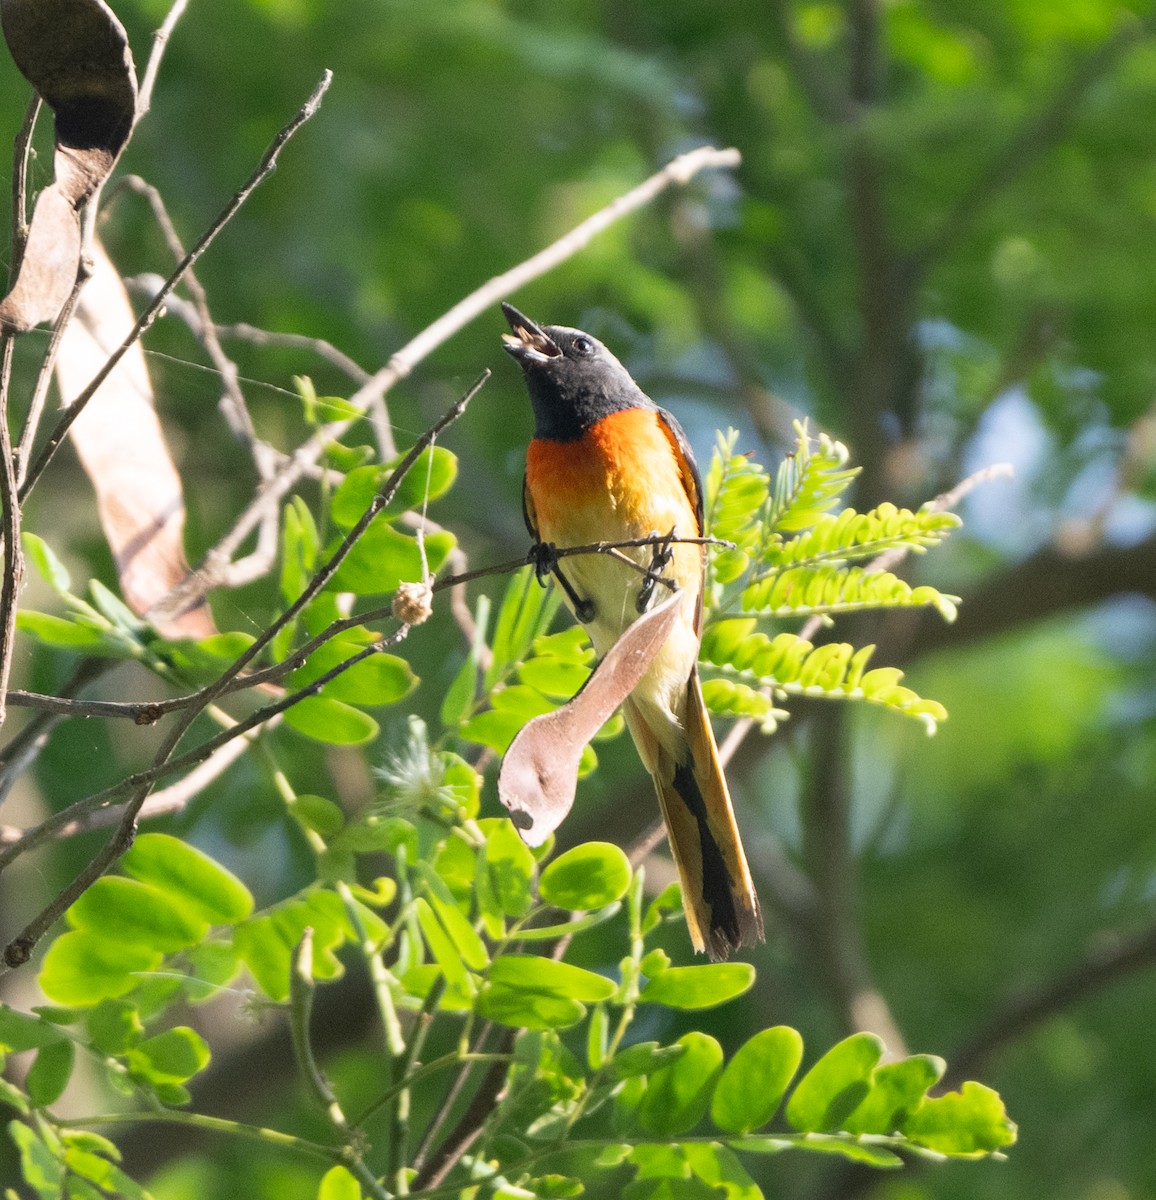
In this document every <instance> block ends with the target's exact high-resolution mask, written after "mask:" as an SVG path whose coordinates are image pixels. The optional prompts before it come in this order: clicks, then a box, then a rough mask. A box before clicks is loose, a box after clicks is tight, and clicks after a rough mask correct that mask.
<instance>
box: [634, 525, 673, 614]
mask: <svg viewBox="0 0 1156 1200" xmlns="http://www.w3.org/2000/svg"><path fill="white" fill-rule="evenodd" d="M650 536H651V537H652V538H654V539H655V542H654V554H653V556H652V557H651V559H650V566H649V567H647V568H646V574H645V575H644V576H643V577H642V586H641V587H640V588H639V589H638V599H637V600H635V602H634V604H635V607H636V608H637V609H638V611H639V612H640V613H644V612H646V610H647V609H648V608H649V607H650V599H651V597H652V596H653V595H654V585H655V584H656V583H658V581H659V580H660V579H661V578H662V571H663V568H664V567H666V566H667V565H668V564H669V562H670V560H671V559H672V558H674V551H673V550H671V548H670V543H671V541H672V540H673V538H674V530H673V529H672V530H671V531H670V532H669V533H668V534H667V535H666V537H664V538H662V539H661V540H658V533H657V531H652V532H651V534H650Z"/></svg>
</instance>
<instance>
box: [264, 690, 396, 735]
mask: <svg viewBox="0 0 1156 1200" xmlns="http://www.w3.org/2000/svg"><path fill="white" fill-rule="evenodd" d="M285 724H286V725H289V726H291V727H292V728H293V729H296V730H297V732H298V733H303V734H304V735H305V736H306V737H308V738H312V739H313V740H314V741H315V742H325V743H327V744H328V745H331V746H360V745H363V744H364V743H365V742H372V741H373V739H374V738H375V737H377V734H378V724H377V722H376V721H375V720H374V719H373V718H372V717H371V716H369V715H368V713H363V712H362V711H361V709H359V708H354V707H353V706H352V705H349V704H345V703H344V702H343V701H341V700H331V699H330V698H329V697H328V696H306V697H305V699H304V700H299V701H298V702H297V703H296V704H294V705H293V707H292V708H290V709H287V710H286V712H285Z"/></svg>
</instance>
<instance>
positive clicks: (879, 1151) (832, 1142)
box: [792, 1133, 903, 1169]
mask: <svg viewBox="0 0 1156 1200" xmlns="http://www.w3.org/2000/svg"><path fill="white" fill-rule="evenodd" d="M792 1144H793V1145H795V1146H797V1147H798V1148H799V1149H800V1150H809V1151H810V1152H811V1153H812V1154H835V1155H838V1156H839V1157H840V1158H847V1159H850V1160H851V1162H857V1163H863V1164H864V1165H865V1166H868V1167H882V1168H884V1169H888V1168H890V1169H894V1168H895V1167H901V1166H903V1159H901V1158H900V1157H899V1155H898V1154H896V1153H895V1152H894V1151H892V1150H888V1149H887V1147H886V1146H873V1145H871V1144H870V1143H869V1142H857V1141H853V1140H852V1139H851V1138H847V1137H835V1136H833V1135H829V1134H822V1133H811V1134H808V1135H807V1136H806V1137H805V1138H803V1139H802V1140H801V1141H797V1142H794V1143H792Z"/></svg>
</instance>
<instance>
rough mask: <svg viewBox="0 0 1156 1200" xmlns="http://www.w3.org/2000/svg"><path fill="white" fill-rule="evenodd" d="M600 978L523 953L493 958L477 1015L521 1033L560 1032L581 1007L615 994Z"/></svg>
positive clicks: (609, 983)
mask: <svg viewBox="0 0 1156 1200" xmlns="http://www.w3.org/2000/svg"><path fill="white" fill-rule="evenodd" d="M616 990H617V989H616V987H615V985H614V983H613V982H612V981H611V980H609V979H607V978H606V977H605V976H603V975H596V974H595V973H594V972H593V971H586V970H584V969H583V968H581V967H575V966H572V965H571V964H570V963H563V962H554V960H553V959H549V958H538V957H536V956H534V955H528V954H509V955H504V956H503V957H502V958H499V959H496V960H495V961H494V963H493V965H492V966H491V967H490V974H489V979H488V981H487V982H486V984H485V985H484V986H483V988H482V990H481V992H480V993H479V995H478V1001H477V1011H478V1012H479V1014H481V1015H482V1016H485V1017H487V1018H489V1019H490V1020H492V1021H499V1022H501V1023H502V1024H504V1025H513V1026H524V1027H525V1028H527V1029H565V1028H567V1027H568V1026H570V1025H574V1024H576V1023H577V1022H578V1021H580V1020H581V1019H582V1017H583V1016H585V1014H586V1008H585V1005H586V1004H598V1003H600V1002H602V1001H604V1000H609V999H610V997H611V996H613V995H614V993H615V991H616Z"/></svg>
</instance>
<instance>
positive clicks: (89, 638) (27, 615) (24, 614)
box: [16, 609, 127, 658]
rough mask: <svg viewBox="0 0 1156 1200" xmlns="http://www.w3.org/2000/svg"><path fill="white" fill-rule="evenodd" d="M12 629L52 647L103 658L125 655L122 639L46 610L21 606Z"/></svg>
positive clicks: (125, 649) (125, 650)
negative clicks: (14, 628)
mask: <svg viewBox="0 0 1156 1200" xmlns="http://www.w3.org/2000/svg"><path fill="white" fill-rule="evenodd" d="M16 628H17V629H18V630H20V632H21V633H26V634H28V636H29V637H32V638H35V639H36V640H37V641H38V642H42V643H43V644H44V645H45V646H53V647H55V648H56V649H58V650H75V651H78V652H80V651H83V652H84V653H85V654H96V655H100V656H101V657H105V658H124V657H126V654H127V648H126V647H125V645H124V643H123V642H121V641H119V640H117V639H116V638H113V637H110V636H109V635H108V634H106V633H104V632H103V631H102V630H100V629H97V628H96V627H94V626H92V625H89V624H86V623H83V622H80V621H69V620H66V619H65V618H64V617H54V616H52V615H51V614H50V613H41V612H33V611H32V609H23V610H21V611H20V612H18V613H17V614H16Z"/></svg>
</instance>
